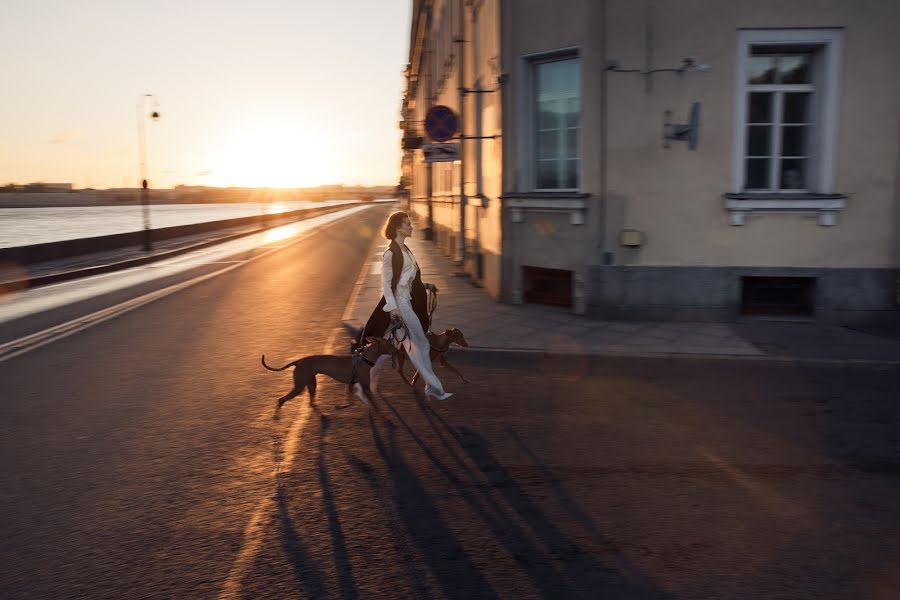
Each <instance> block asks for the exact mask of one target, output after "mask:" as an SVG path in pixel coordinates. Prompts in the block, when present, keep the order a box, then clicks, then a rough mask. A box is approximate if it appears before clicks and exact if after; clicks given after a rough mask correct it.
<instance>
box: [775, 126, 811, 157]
mask: <svg viewBox="0 0 900 600" xmlns="http://www.w3.org/2000/svg"><path fill="white" fill-rule="evenodd" d="M808 132H809V127H807V126H805V125H789V126H786V127H782V128H781V155H782V156H806V155H807V148H808V146H807V140H806V136H807V133H808Z"/></svg>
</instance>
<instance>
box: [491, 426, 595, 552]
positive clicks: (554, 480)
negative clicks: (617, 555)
mask: <svg viewBox="0 0 900 600" xmlns="http://www.w3.org/2000/svg"><path fill="white" fill-rule="evenodd" d="M506 432H507V433H508V434H509V436H510V437H511V438H512V439H513V441H515V442H516V445H517V446H519V449H521V450H522V452H523V453H524V454H525V455H526V456H528V458H529V459H530V460H531V462H533V463H534V465H535V466H536V467H537V468H538V471H539V472H540V473H541V476H543V477H544V481H547V482H548V483H550V484H551V486H552V488H553V492H554V493H555V494H556V497H557V498H558V499H559V501H560V504H562V506H563V507H565V509H566V511H567V512H568V513H569V514H570V515H572V516H573V517H575V519H577V520H578V522H579V523H581V526H582V527H584V528H585V529H586V530H587V531H589V532H590V534H591V535H592V536H593V537H594V539H595V540H597V541H600V542H608V540H606V536H604V535H603V534H602V533H600V529H599V528H598V527H597V524H596V523H594V520H593V519H591V517H590V516H589V515H588V514H587V513H586V512H584V510H583V509H582V508H581V506H580V505H579V504H578V503H577V502H576V501H575V500H574V499H573V498H572V496H571V495H570V494H569V491H568V490H567V489H566V487H565V486H564V485H563V484H562V483H561V482H560V481H559V477H556V476H555V475H554V474H553V473H552V472H551V471H550V469H548V468H547V465H545V464H544V462H543V461H542V460H541V459H540V458H538V456H537V454H535V453H534V452H533V451H532V450H531V448H529V447H528V446H527V445H526V444H525V442H524V441H522V438H521V437H520V436H519V434H518V433H517V432H516V431H514V430H513V429H512V428H511V427H506Z"/></svg>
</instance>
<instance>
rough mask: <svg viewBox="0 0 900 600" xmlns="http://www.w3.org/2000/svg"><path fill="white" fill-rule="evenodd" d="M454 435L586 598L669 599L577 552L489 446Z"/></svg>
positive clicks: (633, 575)
mask: <svg viewBox="0 0 900 600" xmlns="http://www.w3.org/2000/svg"><path fill="white" fill-rule="evenodd" d="M457 435H458V436H459V438H457V439H458V440H460V443H461V445H462V447H463V449H464V450H465V452H466V453H467V454H468V455H469V458H470V459H471V460H472V461H473V462H474V463H475V464H476V465H477V466H478V468H479V469H481V471H482V472H483V473H484V474H485V476H486V477H487V478H488V479H489V480H490V481H492V482H493V483H494V485H493V489H495V490H496V491H497V492H499V493H500V494H501V495H502V496H503V498H504V499H505V500H506V502H507V503H508V504H509V505H510V506H511V507H512V508H513V510H515V511H516V512H517V513H518V514H519V516H520V517H521V518H522V520H523V521H524V522H525V523H527V524H528V527H529V529H530V530H531V531H532V532H533V533H534V535H535V536H536V537H537V538H538V539H539V540H540V542H541V543H542V544H543V546H544V547H545V548H547V549H548V552H549V553H550V554H551V555H552V556H554V557H555V558H556V559H557V561H558V562H559V564H561V566H562V569H563V571H564V572H565V574H566V578H567V579H568V580H569V581H571V582H573V584H574V585H575V586H576V588H577V589H578V591H579V592H580V593H581V594H584V595H585V596H586V597H594V598H596V597H604V596H606V597H611V598H622V597H624V598H632V597H640V598H668V597H671V596H670V595H669V594H667V593H665V592H662V591H660V590H656V589H654V588H653V586H652V584H651V583H650V582H649V581H647V580H646V579H645V578H644V577H643V576H642V575H641V574H640V573H637V572H630V573H627V574H626V573H621V572H620V571H619V569H618V568H617V567H613V566H611V565H607V564H603V563H601V562H600V561H599V560H597V558H596V557H595V556H594V555H593V553H592V552H591V551H590V550H585V549H582V548H580V547H579V546H578V545H577V544H575V543H573V542H572V541H571V540H570V539H568V538H567V537H566V536H565V534H563V532H562V531H560V529H559V527H558V526H557V525H556V524H555V523H554V522H553V520H552V519H551V518H550V517H549V516H548V515H547V514H546V513H545V512H544V511H543V510H542V509H541V507H540V506H539V505H538V504H537V503H536V502H535V501H534V500H532V498H531V497H530V496H529V495H528V493H527V492H526V491H525V490H524V489H523V488H522V486H521V485H520V484H519V482H518V481H517V480H516V479H515V477H514V476H513V475H512V474H511V473H510V472H509V471H507V470H506V468H505V467H504V466H503V465H502V464H500V462H499V461H498V460H497V458H496V457H495V456H494V455H493V454H492V453H491V451H490V450H489V446H488V442H487V440H485V439H484V438H483V437H482V436H480V435H479V434H478V433H476V432H474V431H472V430H471V429H469V428H467V427H460V428H459V429H458V433H457ZM604 545H605V546H607V547H608V548H609V551H610V552H614V553H615V554H616V555H617V557H618V555H619V552H618V551H617V550H616V548H615V546H614V545H613V544H612V543H611V542H610V541H609V540H606V543H605V544H604Z"/></svg>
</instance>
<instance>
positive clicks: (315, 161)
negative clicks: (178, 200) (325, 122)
mask: <svg viewBox="0 0 900 600" xmlns="http://www.w3.org/2000/svg"><path fill="white" fill-rule="evenodd" d="M324 139H325V138H324V136H322V135H320V134H319V133H318V132H315V131H303V130H302V129H301V128H300V127H296V126H282V127H276V126H274V125H272V124H254V125H248V126H245V127H242V128H240V129H238V130H236V131H234V132H233V133H230V134H229V135H228V136H226V139H225V141H224V142H223V143H222V144H221V145H220V146H219V147H217V148H214V149H213V151H212V153H211V154H212V155H213V156H214V157H216V158H215V167H214V170H213V174H212V177H211V179H212V180H213V185H220V186H238V187H279V188H290V187H309V186H315V185H321V184H325V183H332V182H334V181H336V176H337V173H336V169H335V167H334V165H333V164H331V160H330V159H329V156H330V155H331V154H332V153H331V152H330V150H331V148H329V147H328V146H327V144H326V143H325V142H324Z"/></svg>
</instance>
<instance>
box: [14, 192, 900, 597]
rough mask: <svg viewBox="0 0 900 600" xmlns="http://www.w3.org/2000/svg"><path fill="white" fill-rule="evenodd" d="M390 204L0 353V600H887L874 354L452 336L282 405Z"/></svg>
mask: <svg viewBox="0 0 900 600" xmlns="http://www.w3.org/2000/svg"><path fill="white" fill-rule="evenodd" d="M385 214H386V209H381V213H380V214H379V211H378V209H376V210H373V211H371V212H362V213H360V214H356V215H352V216H350V217H348V218H347V219H345V220H342V221H341V222H339V223H336V224H335V225H334V226H333V227H330V228H326V229H322V230H320V231H318V232H317V233H315V234H312V235H310V236H308V237H307V238H305V239H303V240H300V241H299V242H298V243H296V244H293V245H287V246H285V247H284V248H282V249H280V250H279V251H277V252H272V253H270V254H267V255H265V256H261V257H260V258H259V259H258V260H253V261H248V262H247V263H246V264H243V265H242V266H241V267H240V268H235V269H232V270H230V271H228V272H226V273H224V274H222V275H219V276H217V277H213V278H211V279H208V280H205V281H203V282H201V283H198V284H197V285H194V286H192V287H189V288H186V289H184V290H181V291H179V292H178V293H174V294H171V295H169V296H166V297H164V298H161V299H159V300H156V301H154V302H152V303H149V304H147V305H144V306H141V307H140V308H138V309H135V310H133V311H131V312H128V313H125V314H122V315H120V316H118V317H116V318H115V319H111V320H107V321H104V322H102V323H99V324H97V325H95V326H93V327H91V328H89V329H86V330H84V331H81V332H79V333H78V334H76V335H72V336H70V337H67V338H65V339H62V340H59V341H56V342H54V343H52V344H48V345H45V346H42V347H40V348H37V349H35V350H33V351H31V352H29V353H27V354H23V355H20V356H16V357H14V358H11V359H10V360H7V361H5V362H0V389H2V390H3V391H4V393H3V402H0V515H2V517H0V539H2V540H3V543H2V544H0V597H10V598H63V597H85V598H120V597H123V596H127V597H135V598H137V597H140V598H171V597H180V598H213V597H219V598H279V599H280V598H294V597H309V598H322V597H341V598H355V597H360V598H362V597H367V598H384V597H390V598H421V597H428V598H491V597H502V598H515V599H519V598H540V597H550V598H567V597H582V598H701V597H705V598H735V597H738V598H744V597H748V598H792V599H793V598H823V597H824V598H892V597H896V595H897V592H898V590H900V581H898V573H900V568H898V566H900V513H898V511H897V508H896V506H895V505H896V502H894V498H895V497H896V495H897V488H898V476H900V439H898V437H897V435H896V432H897V431H898V426H900V422H898V421H900V418H898V411H897V410H896V390H897V389H898V388H900V369H898V368H897V367H896V366H893V365H887V364H885V365H870V364H852V363H844V362H842V363H834V364H830V363H829V364H816V363H800V364H794V363H789V362H767V361H757V360H743V359H741V360H731V359H729V360H709V359H704V358H696V357H695V358H679V357H672V356H665V357H661V358H619V357H605V356H590V355H587V354H581V355H573V354H568V355H563V354H552V353H549V354H544V353H542V352H538V353H531V354H528V353H513V352H506V351H503V352H498V351H480V352H461V351H456V350H453V351H451V353H450V360H451V362H453V363H454V364H455V365H456V366H457V367H458V368H459V369H460V370H461V371H462V372H463V373H464V374H465V376H466V378H467V379H469V380H470V381H471V383H468V384H465V383H462V382H460V381H459V380H457V379H456V378H455V377H454V376H453V375H452V374H451V373H449V372H447V371H445V370H443V369H441V368H440V367H439V368H438V373H439V375H440V376H441V378H442V380H443V381H444V383H445V387H446V388H447V389H448V390H449V391H452V392H454V394H455V395H454V396H453V397H452V398H451V399H450V400H448V401H445V402H437V401H426V400H425V399H424V398H423V396H422V390H421V387H419V388H417V390H415V391H414V390H411V389H409V388H408V387H407V386H406V385H405V384H404V383H403V382H402V381H401V380H400V379H399V377H398V376H397V375H396V374H395V373H393V372H391V371H390V369H389V368H387V369H385V370H382V372H381V373H380V374H379V375H378V376H377V378H376V379H377V386H376V387H377V389H378V392H377V395H376V400H375V404H374V408H373V409H371V410H370V409H369V408H368V407H366V406H365V405H363V404H362V403H360V402H358V401H355V400H352V399H351V398H349V397H348V394H347V387H346V386H345V385H343V384H338V383H335V382H332V381H329V380H328V379H327V378H325V377H320V379H319V381H320V383H319V394H318V404H317V408H316V409H315V410H314V409H312V408H310V406H309V402H308V397H307V396H306V395H305V394H304V395H303V396H301V397H299V398H297V399H295V400H292V401H290V402H288V403H287V404H286V405H285V406H284V408H283V409H282V410H281V411H278V412H276V411H275V410H274V409H275V405H274V403H275V399H276V398H278V397H279V396H281V395H282V394H284V393H285V392H286V391H287V390H288V389H289V388H290V386H291V373H290V371H285V372H283V373H271V372H268V371H265V370H264V369H263V368H262V367H261V366H260V364H259V358H260V355H261V354H263V353H265V354H266V357H267V360H268V361H269V362H270V363H274V364H279V365H280V364H284V363H285V362H288V361H290V360H292V359H295V358H297V357H300V356H305V355H309V354H316V353H321V352H323V351H324V352H328V351H337V352H343V351H345V350H346V348H347V347H348V346H349V335H348V332H347V329H346V328H345V327H344V326H343V323H342V322H343V320H344V319H343V317H344V316H345V313H346V311H345V310H344V307H345V306H346V304H347V299H348V298H350V297H351V296H352V295H353V292H354V289H357V290H358V289H359V288H358V286H356V287H355V284H356V283H358V282H360V281H362V280H365V279H366V277H367V276H368V274H369V273H370V272H371V264H370V260H371V259H372V257H373V256H375V255H377V254H378V249H377V244H376V245H375V246H373V241H374V240H376V239H377V238H375V235H376V233H377V231H378V229H379V225H380V224H381V223H382V222H383V219H384V216H385ZM379 243H380V242H379ZM419 254H420V256H422V257H424V252H420V253H419ZM420 260H423V261H424V260H425V259H424V258H420ZM423 268H426V267H425V265H423ZM429 268H430V267H429ZM433 274H434V276H435V277H436V276H437V274H438V273H437V272H433ZM428 279H429V277H426V280H428ZM432 280H434V279H432ZM441 283H444V284H445V285H446V286H447V287H446V288H445V287H442V289H441V294H444V295H443V296H442V297H441V298H442V299H441V300H439V306H438V314H439V315H440V314H444V315H448V314H449V315H452V314H453V313H452V310H453V307H454V305H453V302H452V300H451V299H452V298H453V295H452V290H453V288H452V287H450V286H452V285H453V283H452V281H450V280H449V278H448V280H446V281H444V282H440V283H439V285H441ZM466 285H468V284H466ZM472 289H473V290H475V291H477V292H479V293H482V292H481V290H478V289H476V288H472ZM351 308H352V307H351ZM512 308H516V307H512ZM441 311H443V313H442V312H441ZM454 320H455V317H454ZM438 322H439V323H440V321H438ZM445 322H449V323H452V324H454V325H457V324H459V323H460V322H461V321H457V322H453V321H449V319H448V321H445ZM471 331H477V330H474V329H472V330H470V332H471ZM469 337H470V341H473V343H477V339H478V336H477V335H475V336H474V339H472V338H473V336H472V335H470V336H469ZM409 368H410V367H409V366H407V369H409ZM407 373H408V374H409V373H410V371H409V370H408V371H407ZM420 386H421V384H420Z"/></svg>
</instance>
